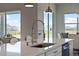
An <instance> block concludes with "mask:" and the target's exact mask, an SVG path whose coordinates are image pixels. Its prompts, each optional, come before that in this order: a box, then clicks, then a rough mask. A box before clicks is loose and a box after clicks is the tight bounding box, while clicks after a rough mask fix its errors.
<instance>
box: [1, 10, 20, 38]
mask: <svg viewBox="0 0 79 59" xmlns="http://www.w3.org/2000/svg"><path fill="white" fill-rule="evenodd" d="M20 29H21V12H20V11H9V12H8V11H6V12H0V37H3V36H4V35H7V34H11V35H12V36H14V37H17V38H20V35H21V30H20Z"/></svg>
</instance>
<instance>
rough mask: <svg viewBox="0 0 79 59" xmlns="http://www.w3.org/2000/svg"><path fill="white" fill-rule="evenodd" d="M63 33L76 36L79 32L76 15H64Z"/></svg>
mask: <svg viewBox="0 0 79 59" xmlns="http://www.w3.org/2000/svg"><path fill="white" fill-rule="evenodd" d="M64 21H65V22H64V23H65V32H66V33H69V34H76V33H77V32H78V31H79V19H78V14H76V13H72V14H64Z"/></svg>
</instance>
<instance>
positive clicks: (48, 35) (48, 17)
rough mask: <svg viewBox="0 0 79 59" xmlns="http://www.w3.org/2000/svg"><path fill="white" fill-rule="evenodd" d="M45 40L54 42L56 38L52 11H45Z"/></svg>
mask: <svg viewBox="0 0 79 59" xmlns="http://www.w3.org/2000/svg"><path fill="white" fill-rule="evenodd" d="M44 27H45V28H44V30H45V40H44V42H47V43H53V40H54V39H53V38H54V16H53V13H52V12H49V13H48V12H44Z"/></svg>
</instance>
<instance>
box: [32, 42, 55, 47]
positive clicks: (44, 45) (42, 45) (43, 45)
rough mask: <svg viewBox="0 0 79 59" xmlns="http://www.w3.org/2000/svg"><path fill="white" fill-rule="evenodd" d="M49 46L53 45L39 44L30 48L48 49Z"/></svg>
mask: <svg viewBox="0 0 79 59" xmlns="http://www.w3.org/2000/svg"><path fill="white" fill-rule="evenodd" d="M51 45H54V43H41V44H37V45H34V46H31V47H37V48H45V47H49V46H51Z"/></svg>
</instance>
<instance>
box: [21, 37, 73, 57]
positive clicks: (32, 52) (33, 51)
mask: <svg viewBox="0 0 79 59" xmlns="http://www.w3.org/2000/svg"><path fill="white" fill-rule="evenodd" d="M72 40H73V39H67V38H66V39H59V40H57V41H56V43H55V45H52V46H49V47H45V48H37V47H31V46H26V44H25V43H24V42H22V48H21V51H22V53H21V55H22V56H36V55H39V54H42V53H44V52H46V51H48V50H50V49H55V48H56V47H58V46H60V45H62V44H64V43H66V42H70V41H72ZM37 44H38V43H37ZM35 45H36V44H35Z"/></svg>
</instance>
